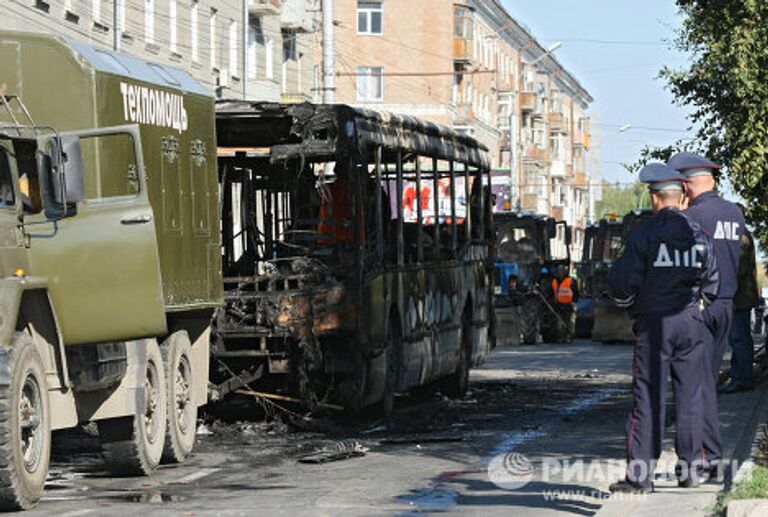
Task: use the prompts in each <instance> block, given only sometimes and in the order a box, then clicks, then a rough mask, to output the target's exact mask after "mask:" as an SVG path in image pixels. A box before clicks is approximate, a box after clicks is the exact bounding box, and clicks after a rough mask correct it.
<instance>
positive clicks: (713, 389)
mask: <svg viewBox="0 0 768 517" xmlns="http://www.w3.org/2000/svg"><path fill="white" fill-rule="evenodd" d="M704 320H705V321H706V324H707V327H708V328H709V330H710V332H711V333H712V342H711V344H710V345H709V353H707V354H705V358H706V360H707V369H708V370H709V378H708V381H709V382H707V383H706V385H705V386H704V451H705V452H706V456H707V461H708V462H712V461H717V460H720V459H721V458H722V457H723V444H722V440H721V438H720V414H719V412H718V409H717V378H718V376H719V375H720V363H722V361H723V353H724V352H725V346H726V344H727V343H728V337H729V336H730V334H731V323H732V322H733V300H729V299H728V300H727V299H723V298H718V299H717V300H715V301H714V302H713V303H712V305H710V306H709V307H707V308H706V309H705V311H704Z"/></svg>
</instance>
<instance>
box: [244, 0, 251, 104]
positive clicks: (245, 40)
mask: <svg viewBox="0 0 768 517" xmlns="http://www.w3.org/2000/svg"><path fill="white" fill-rule="evenodd" d="M249 22H250V20H249V19H248V0H243V100H244V101H246V100H248V28H249V25H250V23H249Z"/></svg>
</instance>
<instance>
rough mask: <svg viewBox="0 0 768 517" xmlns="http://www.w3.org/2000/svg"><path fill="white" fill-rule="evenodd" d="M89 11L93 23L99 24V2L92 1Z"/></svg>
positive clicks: (97, 0) (98, 0)
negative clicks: (90, 11)
mask: <svg viewBox="0 0 768 517" xmlns="http://www.w3.org/2000/svg"><path fill="white" fill-rule="evenodd" d="M91 10H92V14H93V21H94V23H99V22H101V0H92V1H91Z"/></svg>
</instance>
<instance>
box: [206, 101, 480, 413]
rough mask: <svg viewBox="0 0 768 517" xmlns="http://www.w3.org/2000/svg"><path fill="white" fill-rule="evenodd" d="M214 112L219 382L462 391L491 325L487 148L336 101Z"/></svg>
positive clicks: (309, 390)
mask: <svg viewBox="0 0 768 517" xmlns="http://www.w3.org/2000/svg"><path fill="white" fill-rule="evenodd" d="M218 112H219V113H218V117H217V134H218V145H219V168H220V179H221V185H222V216H223V223H222V236H223V237H222V241H223V250H224V251H223V253H224V257H223V262H224V266H223V270H224V275H225V278H224V285H225V300H226V307H225V308H224V309H223V310H221V311H220V313H219V315H218V317H217V318H216V324H215V328H216V331H215V339H214V340H213V344H212V357H213V360H214V364H213V365H212V368H213V372H214V375H218V376H217V377H216V378H215V382H217V383H218V384H217V388H218V390H219V393H220V394H223V393H225V392H227V391H230V390H232V389H233V388H236V387H237V386H239V385H242V384H244V383H245V382H256V383H258V385H260V386H264V385H266V386H269V387H270V388H271V389H275V390H285V391H289V392H293V393H294V394H297V395H299V396H300V397H301V399H302V400H303V401H304V402H305V403H307V404H308V405H309V406H310V407H313V406H316V405H317V404H318V403H320V402H322V401H333V402H335V403H340V404H342V405H343V406H345V407H347V408H350V409H357V408H360V407H362V406H366V405H369V404H373V403H380V404H381V405H382V409H383V410H384V412H388V411H390V410H391V407H392V401H393V397H394V394H395V392H400V391H405V390H407V389H409V388H412V387H415V386H418V385H422V384H425V383H429V382H432V381H437V380H441V381H442V382H444V384H445V391H446V392H448V393H453V394H457V395H458V394H462V393H464V392H465V391H466V387H467V382H468V371H469V368H470V367H471V366H472V365H474V364H477V363H479V362H480V361H481V360H482V359H483V357H484V356H485V355H486V354H487V353H488V351H489V349H490V347H491V343H492V341H493V339H492V319H493V311H492V306H493V302H492V286H491V282H490V275H491V273H492V267H493V260H492V248H493V246H492V238H493V225H492V207H491V203H490V167H489V162H488V157H487V154H486V149H485V148H484V147H483V146H482V145H481V144H479V143H478V142H477V141H475V140H474V139H472V138H471V137H468V136H464V135H461V134H459V133H456V132H454V131H452V130H450V129H448V128H445V127H442V126H438V125H435V124H431V123H427V122H423V121H421V120H418V119H415V118H411V117H404V116H395V115H390V114H382V113H378V112H373V111H368V110H361V109H354V108H351V107H348V106H343V105H334V106H326V105H310V104H301V105H294V106H280V105H266V104H249V103H222V104H220V105H219V107H218ZM467 186H469V188H467ZM430 192H431V194H430ZM441 192H443V194H442V195H441V194H440V193H441Z"/></svg>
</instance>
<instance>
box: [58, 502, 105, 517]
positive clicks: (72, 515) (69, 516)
mask: <svg viewBox="0 0 768 517" xmlns="http://www.w3.org/2000/svg"><path fill="white" fill-rule="evenodd" d="M49 501H50V499H49ZM94 511H95V510H72V511H71V512H66V513H62V514H61V517H78V516H80V515H86V514H89V513H93V512H94Z"/></svg>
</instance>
